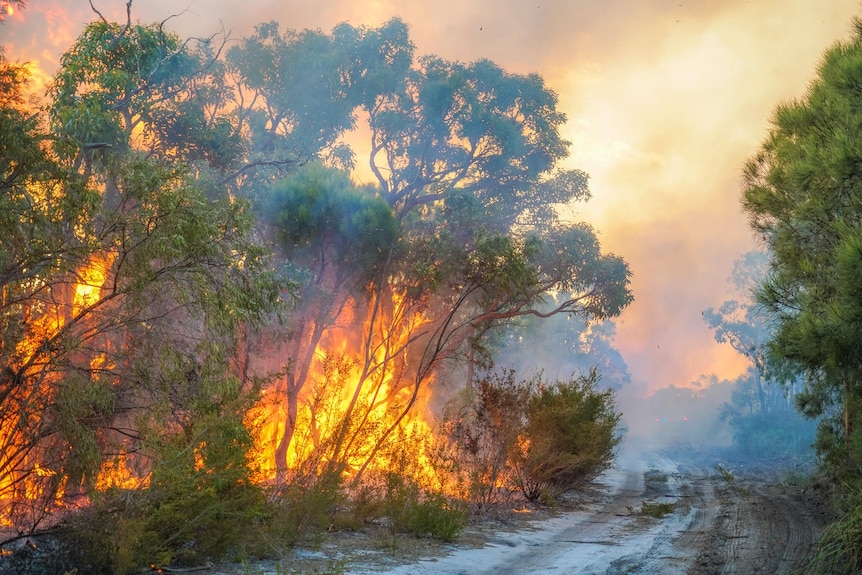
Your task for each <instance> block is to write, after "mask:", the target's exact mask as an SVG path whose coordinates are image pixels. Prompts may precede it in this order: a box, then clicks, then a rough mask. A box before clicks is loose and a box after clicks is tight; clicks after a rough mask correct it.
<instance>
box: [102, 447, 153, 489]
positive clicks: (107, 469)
mask: <svg viewBox="0 0 862 575" xmlns="http://www.w3.org/2000/svg"><path fill="white" fill-rule="evenodd" d="M149 483H150V482H149V477H147V476H144V477H139V476H137V475H135V474H134V473H132V470H131V469H130V468H129V464H128V455H127V454H126V453H120V455H118V456H117V457H116V458H114V459H109V460H106V461H105V462H104V463H102V468H101V469H100V470H99V474H98V476H97V477H96V489H97V490H98V491H106V490H108V489H111V488H119V489H140V488H142V487H147V486H148V485H149Z"/></svg>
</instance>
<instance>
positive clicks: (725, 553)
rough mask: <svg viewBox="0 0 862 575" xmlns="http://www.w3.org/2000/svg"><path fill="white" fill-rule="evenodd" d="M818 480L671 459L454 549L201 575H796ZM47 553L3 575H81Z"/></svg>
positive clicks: (375, 545) (9, 565) (389, 542)
mask: <svg viewBox="0 0 862 575" xmlns="http://www.w3.org/2000/svg"><path fill="white" fill-rule="evenodd" d="M809 471H810V469H807V468H806V469H803V470H802V471H800V466H799V464H798V462H790V463H788V462H786V461H772V462H763V461H761V462H757V463H752V462H746V461H741V460H735V459H734V458H732V457H728V456H726V455H724V454H721V453H716V452H710V453H703V452H701V453H698V454H694V453H693V452H692V451H691V450H688V451H678V452H663V453H660V454H656V455H655V456H654V457H653V459H652V460H649V459H646V460H645V465H644V466H642V467H640V468H638V469H637V470H623V469H618V470H614V471H612V472H611V473H610V474H608V476H607V477H604V478H603V479H602V480H600V481H598V482H596V483H594V484H593V485H591V486H589V487H588V488H587V489H585V490H584V491H582V492H581V493H579V494H576V495H574V496H573V497H571V498H569V499H567V500H566V501H564V502H562V504H561V505H560V506H559V507H558V508H556V509H549V508H543V507H534V508H524V507H523V506H522V505H520V504H517V505H516V508H514V509H513V506H512V505H509V506H501V507H499V508H498V509H496V510H493V511H491V512H488V513H486V514H484V515H483V516H481V517H478V518H475V519H474V520H472V522H471V524H470V525H469V526H468V528H467V529H466V530H465V532H464V533H463V534H462V536H461V537H460V538H459V540H458V541H457V542H456V543H452V544H447V543H441V542H438V541H435V540H433V539H427V538H414V537H409V536H403V535H398V536H393V535H392V534H391V533H390V532H389V530H388V529H387V528H386V525H385V522H379V523H375V524H371V525H368V526H366V528H364V529H362V530H361V531H349V530H343V531H340V532H334V533H327V534H325V535H324V536H323V537H322V538H321V539H319V540H318V541H316V542H314V543H310V544H309V545H307V546H306V547H305V548H301V549H293V550H283V549H279V548H278V545H277V543H276V542H273V545H272V549H273V558H272V559H269V560H265V561H258V560H253V561H248V562H240V563H225V564H219V565H206V566H202V568H201V569H200V570H196V571H194V572H197V573H205V574H211V575H287V574H290V575H303V574H317V575H325V574H333V575H334V574H357V575H358V574H372V573H373V574H374V575H447V574H451V575H462V574H463V575H473V574H483V573H484V574H487V575H491V574H494V575H522V574H523V575H526V574H540V573H542V574H544V573H547V574H552V573H553V574H558V573H579V574H584V575H587V574H596V575H599V574H601V575H622V574H633V573H644V574H674V575H675V574H689V575H725V574H734V575H753V574H770V575H773V574H792V573H794V572H798V570H799V568H800V567H802V566H803V565H804V564H805V562H806V561H807V559H808V557H809V556H810V553H811V552H812V550H813V548H814V546H815V544H816V541H817V539H818V537H819V535H820V533H821V532H822V530H823V528H824V527H825V526H826V525H827V524H828V523H829V522H830V521H831V520H832V515H831V513H830V508H829V504H828V496H829V487H828V486H827V485H826V484H825V483H822V482H818V481H817V480H812V479H810V477H809V475H808V472H809ZM645 503H646V504H664V503H666V504H668V508H669V509H670V511H669V512H668V513H667V514H665V515H662V514H656V516H651V515H650V514H648V513H645V512H644V510H646V509H647V506H645V505H644V504H645ZM525 511H528V512H525ZM38 543H39V546H38V551H36V550H35V549H33V548H30V547H28V545H27V541H26V540H22V541H21V542H20V543H19V544H18V547H19V551H17V552H16V553H15V554H14V555H12V556H4V557H0V574H3V575H5V574H6V573H9V574H12V573H22V574H24V573H27V574H28V575H29V574H30V573H33V574H34V575H35V574H36V573H45V574H52V573H57V574H58V575H63V574H64V573H66V572H72V571H69V567H71V564H69V563H68V562H66V561H64V562H63V564H62V568H61V564H60V563H57V562H56V561H55V562H54V563H53V564H50V565H49V564H46V563H42V562H41V561H40V562H37V563H35V564H34V563H32V561H33V560H38V559H39V558H40V557H41V558H42V559H43V560H44V559H46V558H47V559H50V558H51V557H52V556H53V558H54V559H56V558H57V555H56V554H55V553H52V552H51V549H52V548H51V545H52V544H51V542H50V541H45V542H43V541H39V542H38ZM27 558H29V559H27ZM24 559H27V560H24ZM21 560H24V561H21ZM49 563H50V561H49ZM40 564H41V567H40ZM10 569H11V570H10ZM164 572H166V573H169V572H170V571H169V570H168V569H165V570H164ZM176 572H189V571H188V570H177V571H176ZM77 575H82V573H81V572H80V571H78V572H77Z"/></svg>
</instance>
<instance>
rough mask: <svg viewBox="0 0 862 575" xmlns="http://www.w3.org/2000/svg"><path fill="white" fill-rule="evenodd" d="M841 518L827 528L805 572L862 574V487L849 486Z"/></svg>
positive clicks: (840, 514)
mask: <svg viewBox="0 0 862 575" xmlns="http://www.w3.org/2000/svg"><path fill="white" fill-rule="evenodd" d="M844 491H845V493H844V495H843V496H842V497H841V499H840V500H839V505H840V513H839V517H838V519H837V520H836V521H835V522H834V523H832V524H831V525H829V526H828V527H826V530H825V531H824V532H823V535H822V536H821V538H820V541H819V542H818V545H817V549H816V551H815V553H814V556H813V557H812V559H811V561H809V563H808V564H807V565H806V566H805V568H804V570H803V572H804V573H806V574H809V575H819V574H820V573H831V574H835V575H854V574H856V573H860V572H862V485H860V483H859V481H858V479H857V480H856V481H854V482H853V483H851V484H849V485H846V486H845V489H844Z"/></svg>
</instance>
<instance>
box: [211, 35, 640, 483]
mask: <svg viewBox="0 0 862 575" xmlns="http://www.w3.org/2000/svg"><path fill="white" fill-rule="evenodd" d="M227 60H228V62H229V64H230V70H231V77H233V78H234V79H235V81H236V82H237V83H238V88H237V98H238V103H239V107H238V109H237V114H238V117H239V118H240V120H239V121H240V126H241V129H242V132H243V134H244V135H245V136H246V138H247V141H249V142H250V145H249V147H248V149H249V150H250V151H251V155H249V156H248V157H247V165H248V166H249V172H248V173H247V175H245V176H243V177H244V180H242V181H240V182H239V183H240V184H241V185H243V186H245V187H244V188H240V189H241V190H242V191H241V193H245V194H248V196H249V197H251V198H252V200H253V201H254V202H256V203H257V204H258V205H259V206H262V208H263V209H262V213H265V214H267V216H266V217H264V218H263V219H264V220H265V221H268V222H269V223H270V225H271V226H273V227H272V228H271V229H278V230H281V231H279V232H278V235H277V236H276V237H277V238H278V239H279V240H280V241H279V244H280V245H281V250H282V253H283V254H284V256H285V257H287V258H288V259H291V258H293V263H300V264H301V265H300V267H301V268H303V269H305V270H308V273H307V274H306V276H305V277H306V279H308V280H309V281H310V283H311V284H314V285H317V286H319V284H320V282H321V280H322V279H323V278H328V280H327V281H329V282H330V283H329V284H328V285H327V287H326V289H325V290H324V291H325V292H326V293H327V294H328V297H329V298H330V299H328V300H326V301H327V306H326V307H320V306H319V305H318V303H319V302H320V301H323V300H319V299H315V298H308V299H306V301H307V302H308V307H307V308H306V309H300V310H298V312H297V313H296V314H295V316H294V318H295V324H294V327H295V328H296V329H294V330H293V331H292V335H291V337H292V341H291V342H290V343H289V344H288V347H289V348H290V349H291V350H292V352H291V354H290V356H291V357H290V359H291V360H292V361H293V362H294V363H292V364H291V368H290V370H288V375H287V377H286V381H287V382H288V383H287V385H286V387H287V388H289V389H290V390H291V391H290V393H289V394H288V403H289V405H292V404H294V403H295V398H294V399H291V397H293V395H295V394H296V393H299V391H300V390H301V389H302V388H303V386H304V385H305V380H306V377H307V374H308V371H309V365H310V363H311V362H313V361H314V357H315V348H316V346H317V345H318V343H319V342H320V339H321V337H322V336H323V333H324V332H325V331H327V330H329V329H330V328H332V326H334V325H335V323H336V320H337V318H338V315H339V313H341V310H343V309H344V306H345V305H347V304H348V302H350V305H353V306H358V309H361V310H363V311H362V312H361V313H359V314H358V316H359V317H361V318H363V320H364V323H363V324H361V325H358V326H357V329H358V331H359V332H360V333H359V335H358V337H359V338H360V339H361V340H362V342H363V343H362V345H360V346H359V348H360V349H361V350H362V352H361V354H360V356H361V357H360V358H359V363H360V366H361V368H360V370H359V371H360V374H361V375H360V376H359V381H358V382H357V383H356V384H355V387H354V392H353V394H352V398H351V400H350V402H349V405H348V408H347V411H348V413H347V414H346V415H350V414H352V413H354V410H355V409H357V407H356V406H357V402H359V401H360V396H361V395H362V393H364V392H363V391H362V390H363V389H365V390H366V391H367V389H368V388H369V387H371V388H373V387H374V385H379V382H382V381H387V382H390V383H387V388H388V389H391V393H392V396H393V397H395V396H397V397H398V398H399V400H398V401H397V402H393V403H396V404H397V405H399V408H398V410H397V412H396V413H394V414H393V415H392V416H391V421H390V422H389V423H387V426H386V427H384V428H382V429H381V431H380V435H379V436H378V440H377V445H382V444H383V443H384V442H385V439H386V437H387V436H388V435H389V434H390V433H391V432H392V431H393V430H394V429H395V428H396V427H397V426H398V425H400V423H401V422H402V421H403V420H404V418H405V417H408V413H409V411H410V410H411V409H412V408H413V406H414V404H415V402H416V400H417V398H418V396H419V394H420V393H421V390H422V389H424V388H425V387H426V386H427V383H428V382H429V381H430V379H431V378H432V377H433V375H434V374H435V373H436V372H437V371H438V370H439V368H440V367H441V366H443V365H444V364H447V363H451V362H452V361H454V360H456V359H457V358H458V357H460V356H463V354H464V353H465V350H467V349H469V348H475V349H481V348H482V347H483V344H482V342H481V340H482V338H483V336H484V335H485V334H487V333H489V330H491V329H492V328H493V327H494V326H500V325H502V324H504V323H506V322H509V321H511V320H513V318H517V317H520V316H525V315H531V316H537V317H549V316H551V315H555V314H576V315H581V316H583V317H585V318H604V317H611V316H613V315H616V314H617V313H619V312H620V310H621V309H622V308H623V307H625V306H626V305H628V303H629V302H630V301H631V294H630V292H629V291H628V282H629V277H630V273H629V270H628V267H627V266H626V264H625V262H624V261H623V260H622V259H621V258H618V257H616V256H609V255H606V254H603V253H602V252H601V249H600V246H599V243H598V241H597V239H596V235H595V232H594V230H593V229H592V228H591V227H590V226H588V225H585V224H565V223H563V222H561V221H560V220H559V218H558V216H557V213H556V209H555V208H556V206H557V205H558V204H564V203H568V202H572V201H578V200H585V199H587V198H588V197H589V190H588V186H587V176H586V174H584V173H583V172H581V171H578V170H569V169H561V168H560V167H559V164H560V162H561V160H563V159H564V158H565V157H566V156H567V155H568V147H569V143H568V142H567V141H566V140H565V139H564V138H562V136H561V135H560V128H561V126H562V125H563V123H564V122H565V116H564V114H562V113H561V112H560V111H559V110H557V107H556V106H557V96H556V94H554V92H553V91H551V90H549V89H548V88H547V87H546V86H545V84H544V82H543V80H542V79H541V77H539V76H538V75H535V74H533V75H518V74H510V73H507V72H505V71H504V70H502V69H501V68H500V67H499V66H497V65H496V64H494V63H492V62H490V61H487V60H481V61H478V62H475V63H472V64H462V63H457V62H448V61H445V60H443V59H440V58H437V57H433V56H428V57H423V58H419V59H415V58H414V48H413V45H412V43H411V42H410V39H409V35H408V33H407V29H406V26H404V24H403V23H402V22H401V21H399V20H391V21H389V22H387V23H385V24H384V25H383V26H381V27H380V28H365V27H361V28H354V27H352V26H350V25H347V24H342V25H339V26H337V27H336V28H334V29H333V30H332V32H331V34H329V35H326V34H323V33H322V32H319V31H315V32H311V31H304V32H294V31H288V32H285V33H281V32H280V31H279V30H278V26H277V25H276V24H274V23H268V24H263V25H261V26H259V27H258V28H257V29H256V32H255V34H254V35H253V36H251V37H249V38H246V39H243V40H242V41H241V42H240V44H239V45H238V46H237V47H235V48H233V49H231V50H230V51H229V52H228V55H227ZM359 120H365V121H367V125H368V128H369V134H370V141H369V142H368V145H367V146H364V147H363V148H362V149H364V150H366V151H368V156H367V162H368V164H367V165H368V169H369V170H370V172H371V174H372V175H373V179H374V183H375V186H373V187H365V188H364V192H362V193H363V194H364V195H365V197H366V198H367V199H366V200H363V201H364V202H369V205H370V204H374V205H376V206H378V207H382V206H386V207H387V208H388V210H389V213H390V215H389V218H390V220H385V219H383V218H382V214H378V215H380V216H381V217H375V218H373V221H372V220H368V221H367V222H364V225H367V227H366V228H365V232H364V233H365V234H370V235H368V236H367V237H372V238H373V239H374V242H373V245H371V244H368V243H365V244H362V243H355V244H349V243H345V241H344V239H342V238H340V236H338V234H340V233H341V232H340V231H336V230H341V229H343V227H344V225H345V224H346V223H347V222H350V221H352V218H354V217H355V216H356V213H357V212H356V210H355V209H353V210H352V211H351V210H345V209H344V208H341V209H339V210H330V211H327V209H324V208H323V206H324V205H334V203H333V200H326V201H322V200H321V198H323V197H325V196H326V194H327V193H328V194H330V195H331V196H332V197H333V198H336V197H339V196H341V195H342V194H343V192H342V191H339V190H345V189H347V187H348V186H347V183H346V180H345V178H344V177H343V176H341V177H336V176H332V177H330V178H328V181H329V184H331V189H330V190H329V192H326V193H325V192H322V191H320V190H319V189H318V188H319V186H320V185H322V184H324V183H325V182H326V181H327V177H326V176H324V175H322V173H321V171H320V170H321V168H320V167H319V166H317V167H309V168H305V169H303V168H299V167H298V166H300V165H303V164H307V163H309V162H312V163H315V162H323V163H324V164H325V165H328V166H329V167H330V168H331V169H338V168H342V169H343V168H349V167H351V166H353V165H354V164H353V162H354V158H355V152H354V151H353V150H352V149H349V150H348V149H347V148H346V147H345V146H346V142H347V139H346V138H345V135H347V134H348V133H349V132H351V131H352V130H353V129H354V128H355V126H356V123H357V122H358V121H359ZM357 149H360V148H357ZM252 168H255V171H251V170H252ZM291 170H294V171H295V172H296V174H295V175H287V177H286V178H285V179H284V181H283V183H279V182H278V173H279V171H281V172H282V173H287V172H290V171H291ZM312 180H315V181H312ZM267 182H274V183H271V184H268V183H267ZM296 186H299V188H296ZM302 187H305V191H301V189H302ZM286 190H293V191H291V192H290V193H289V194H287V195H285V191H286ZM312 190H315V191H313V192H312ZM352 193H354V192H351V194H352ZM273 201H274V202H276V203H275V204H273V203H272V202H273ZM298 201H301V202H302V203H301V204H297V202H298ZM348 204H349V205H353V203H351V202H347V204H345V206H346V205H348ZM363 205H364V204H363ZM354 208H356V209H359V207H358V205H356V206H354ZM291 213H296V214H314V215H313V218H321V219H320V220H315V221H320V222H325V223H326V226H328V227H324V226H323V225H321V224H315V226H313V227H312V228H307V229H311V230H312V231H315V233H317V234H320V235H319V237H318V238H317V239H316V240H313V241H308V240H303V242H305V241H308V243H307V244H303V243H302V242H300V241H298V239H297V237H293V236H292V235H291V234H295V233H300V235H301V234H302V233H305V232H304V231H299V232H291V229H292V228H296V229H297V230H306V228H304V227H303V225H304V224H303V222H301V221H299V220H297V219H296V217H294V218H293V219H291V216H290V214H291ZM279 214H281V215H279ZM303 217H305V216H303ZM384 221H385V222H386V223H385V225H378V224H380V223H381V222H384ZM374 222H377V223H374ZM390 226H391V227H390ZM327 230H329V231H327ZM381 230H385V232H381ZM389 230H392V232H390V231H389ZM333 234H334V235H333ZM336 236H338V237H339V239H338V241H337V242H333V241H332V240H333V239H334V238H335V237H336ZM363 237H365V236H363ZM327 238H329V239H327ZM303 245H305V247H306V248H307V247H315V249H316V250H318V251H316V252H314V253H311V252H308V251H307V250H306V251H302V250H299V249H297V248H298V247H302V246H303ZM327 245H329V246H330V251H328V252H325V251H320V248H322V247H324V246H327ZM337 246H343V247H345V248H348V249H343V248H342V251H341V252H339V253H333V252H332V251H331V248H332V247H337ZM357 248H361V249H362V250H364V251H362V252H361V253H364V255H362V256H360V255H359V254H357V253H355V251H354V250H355V249H357ZM348 255H350V256H351V257H352V258H353V259H352V260H350V259H345V258H346V256H348ZM295 258H299V259H295ZM369 262H372V263H373V265H372V266H371V268H368V267H366V266H365V264H366V263H369ZM369 271H373V273H369ZM333 282H334V283H333ZM551 293H558V294H565V295H563V296H562V297H560V298H559V299H558V300H556V302H555V303H554V305H551V306H546V305H545V304H546V303H547V302H548V301H550V300H549V299H548V295H549V294H551ZM315 302H318V303H315ZM301 306H302V304H301ZM312 318H313V319H312ZM396 342H398V343H396ZM403 353H407V354H408V355H409V357H410V359H409V360H408V361H406V362H404V363H403V362H402V361H401V360H400V359H397V357H399V354H403ZM384 373H385V374H388V375H386V376H384V375H383V374H384ZM393 373H396V374H397V377H396V378H395V380H394V383H392V382H391V381H390V377H391V375H392V374H393ZM372 380H373V381H376V382H378V383H377V384H372V383H371V381H372ZM371 395H372V396H376V395H375V394H374V393H371ZM292 413H293V412H292V410H291V409H290V408H288V415H287V416H286V418H287V421H286V422H285V431H284V435H283V438H282V445H281V448H280V449H279V457H278V462H277V463H278V465H279V466H280V467H282V468H283V467H284V466H285V465H286V461H284V459H283V458H284V455H285V453H286V451H285V449H286V447H285V445H284V441H285V440H289V438H290V437H291V436H292V433H293V430H292V426H293V425H294V421H292V419H291V418H292ZM343 419H344V421H348V420H349V417H344V418H343ZM360 420H364V417H360ZM335 443H336V447H335V449H336V450H347V451H349V449H350V444H351V441H350V440H349V439H348V440H345V441H341V440H336V442H335ZM342 455H343V454H342ZM375 455H376V449H372V450H371V452H369V453H367V454H366V455H365V456H364V461H365V463H366V464H367V463H368V462H369V461H371V460H373V458H374V456H375ZM359 475H361V471H360V473H359Z"/></svg>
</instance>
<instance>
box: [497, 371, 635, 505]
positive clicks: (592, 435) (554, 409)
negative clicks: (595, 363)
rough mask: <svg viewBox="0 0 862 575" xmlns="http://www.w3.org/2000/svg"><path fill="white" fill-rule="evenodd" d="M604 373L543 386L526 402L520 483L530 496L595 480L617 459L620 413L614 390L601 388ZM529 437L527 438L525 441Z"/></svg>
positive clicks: (518, 469) (519, 457)
mask: <svg viewBox="0 0 862 575" xmlns="http://www.w3.org/2000/svg"><path fill="white" fill-rule="evenodd" d="M598 382H599V374H598V372H596V371H595V370H593V371H591V372H590V373H589V374H588V375H585V376H581V377H578V378H574V379H571V380H569V381H558V382H556V383H554V384H551V385H539V386H536V388H535V390H534V391H533V393H532V394H531V396H530V397H529V399H528V400H527V406H526V424H525V427H524V429H523V432H522V433H523V435H522V440H521V441H522V443H521V446H520V449H519V450H518V451H517V452H516V453H515V456H514V457H513V463H514V467H515V469H516V477H517V479H516V481H517V484H518V487H519V489H521V491H522V492H523V493H524V495H525V497H527V498H528V499H535V498H536V497H538V496H539V495H540V494H541V493H542V491H543V490H548V491H550V493H551V494H552V495H553V494H559V493H563V492H565V491H568V490H570V489H573V488H575V487H577V486H578V485H581V484H583V483H584V482H586V481H589V480H591V479H593V478H595V477H596V476H597V475H598V474H599V473H601V472H602V471H605V470H606V469H608V468H609V467H610V466H611V464H612V463H613V457H614V449H615V448H616V446H617V445H619V443H620V441H622V437H621V436H620V435H619V434H618V426H619V422H620V418H621V414H620V413H618V412H617V411H616V410H615V405H614V394H613V392H611V391H609V390H599V389H598V388H597V385H598ZM525 440H526V441H525Z"/></svg>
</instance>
